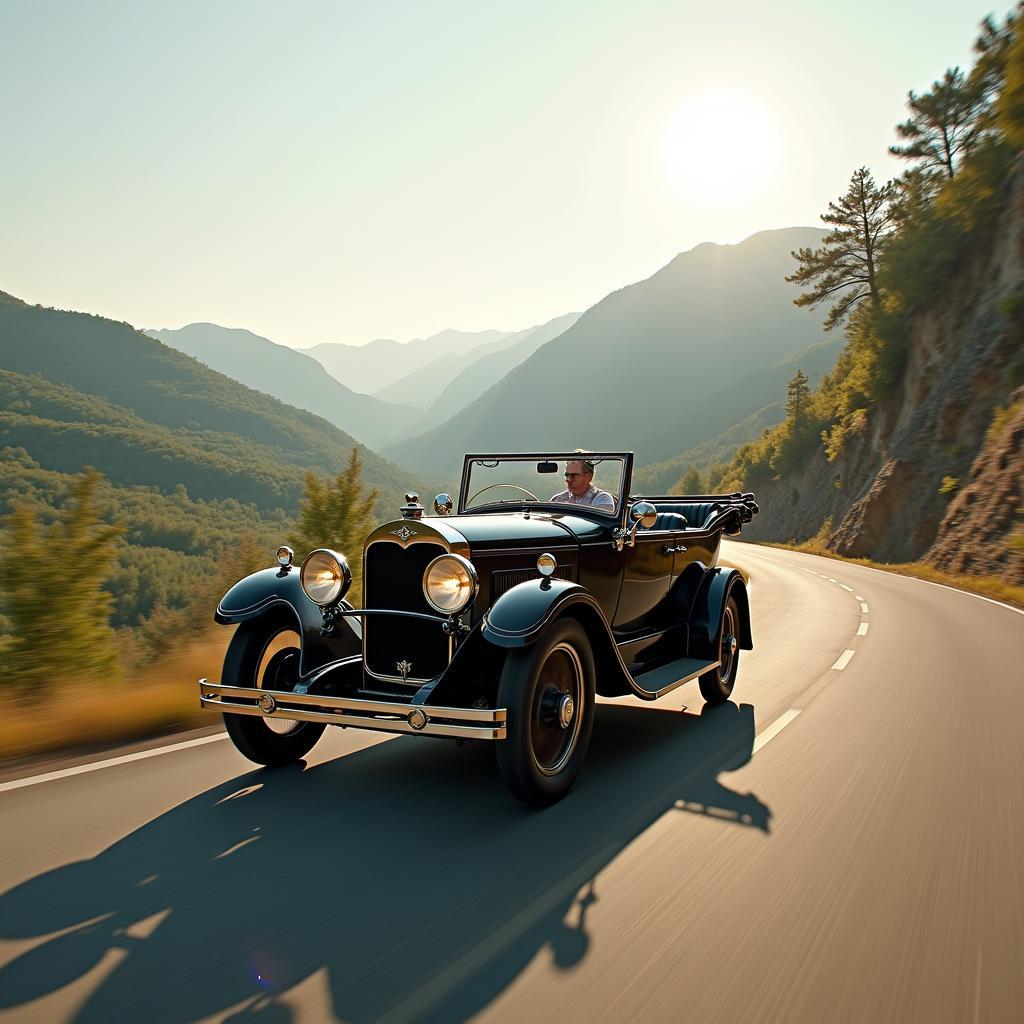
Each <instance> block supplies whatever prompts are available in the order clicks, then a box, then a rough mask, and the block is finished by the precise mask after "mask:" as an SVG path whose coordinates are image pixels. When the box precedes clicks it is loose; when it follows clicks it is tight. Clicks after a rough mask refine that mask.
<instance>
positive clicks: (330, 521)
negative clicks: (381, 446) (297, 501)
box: [289, 448, 377, 580]
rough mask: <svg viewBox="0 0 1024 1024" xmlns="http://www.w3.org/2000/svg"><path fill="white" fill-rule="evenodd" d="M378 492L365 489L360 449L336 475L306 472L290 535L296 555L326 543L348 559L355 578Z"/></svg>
mask: <svg viewBox="0 0 1024 1024" xmlns="http://www.w3.org/2000/svg"><path fill="white" fill-rule="evenodd" d="M376 501H377V492H376V491H370V492H368V493H367V492H366V491H365V489H364V485H363V460H362V458H361V457H360V455H359V449H358V448H353V449H352V451H351V452H350V453H349V457H348V464H347V465H346V466H345V468H344V470H342V472H340V473H339V474H338V475H337V477H336V478H335V479H334V480H333V481H331V480H321V479H320V478H319V477H317V476H316V474H315V473H307V474H306V492H305V495H304V496H303V499H302V503H301V505H300V507H299V521H298V523H297V524H296V527H295V530H294V532H293V533H292V535H291V536H290V538H289V543H290V544H291V545H292V547H293V548H294V549H295V553H296V555H297V556H299V557H300V558H301V557H304V556H305V555H307V554H308V553H309V552H310V551H312V550H313V549H314V548H319V547H329V548H332V549H333V550H335V551H338V552H339V553H340V554H343V555H345V556H346V558H347V559H348V563H349V567H350V568H351V570H352V575H353V577H355V578H356V580H358V577H359V574H360V569H361V567H362V550H363V539H364V538H365V536H366V534H367V533H369V531H370V529H371V528H372V526H373V523H374V515H373V506H374V504H375V503H376Z"/></svg>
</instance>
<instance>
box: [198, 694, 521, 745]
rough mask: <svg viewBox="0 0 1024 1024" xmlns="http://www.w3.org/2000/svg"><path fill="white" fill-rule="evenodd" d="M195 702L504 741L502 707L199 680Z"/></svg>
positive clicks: (233, 711)
mask: <svg viewBox="0 0 1024 1024" xmlns="http://www.w3.org/2000/svg"><path fill="white" fill-rule="evenodd" d="M199 703H200V705H201V706H202V707H204V708H209V709H210V710H212V711H221V712H224V713H225V714H230V715H260V716H261V717H263V718H283V719H287V720H289V721H295V722H325V723H327V724H328V725H342V726H350V727H352V728H354V729H374V730H376V731H378V732H400V733H410V734H413V735H423V736H446V737H448V738H449V739H464V740H503V739H504V738H505V718H506V711H505V709H504V708H480V709H477V708H441V707H432V706H431V705H428V704H404V703H391V702H386V701H376V700H364V699H362V698H360V697H321V696H317V695H316V694H310V693H289V692H288V691H287V690H259V689H256V688H254V687H247V686H224V685H223V684H221V683H211V682H209V681H208V680H206V679H200V680H199Z"/></svg>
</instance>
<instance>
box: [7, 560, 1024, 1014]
mask: <svg viewBox="0 0 1024 1024" xmlns="http://www.w3.org/2000/svg"><path fill="white" fill-rule="evenodd" d="M726 554H727V557H728V558H730V559H731V560H732V561H734V562H736V563H738V564H741V565H744V566H746V567H748V568H749V569H750V571H751V572H752V573H753V586H752V591H751V600H752V606H753V616H754V637H755V643H756V650H754V651H753V652H744V653H743V655H742V658H741V664H740V673H739V680H738V683H737V686H736V690H735V693H734V703H731V704H728V705H725V706H724V707H722V708H719V709H715V710H714V711H708V712H705V711H704V709H703V704H702V701H701V698H700V695H699V692H698V691H697V689H696V685H695V684H692V685H688V686H686V687H684V688H683V689H682V690H680V691H678V692H677V693H676V694H673V695H672V697H671V698H669V701H670V703H665V702H662V703H660V704H657V705H641V704H640V703H639V702H636V703H635V704H633V705H629V704H623V703H619V702H614V703H613V702H609V703H607V704H605V705H602V706H601V707H600V708H599V709H598V716H597V722H596V726H595V732H594V741H593V745H592V747H591V753H590V757H589V759H588V763H587V767H586V770H585V772H584V775H583V776H582V778H581V780H580V783H579V785H578V786H577V788H576V789H575V790H574V791H573V793H572V794H571V795H570V797H569V798H568V799H567V800H565V801H564V802H563V803H561V804H559V805H558V806H556V807H553V808H550V809H548V810H545V811H543V812H540V813H537V812H530V811H527V810H525V809H523V808H521V807H519V806H518V805H517V804H515V803H514V802H512V800H511V799H510V798H509V797H508V796H507V795H506V794H505V792H504V790H503V789H502V787H501V785H500V783H499V781H498V779H497V776H496V772H495V769H494V766H493V761H492V752H491V751H490V750H489V749H488V748H487V747H486V746H485V745H475V746H468V747H464V748H461V749H460V748H456V747H455V746H454V745H453V744H448V743H446V742H443V741H435V740H429V739H414V738H405V737H400V738H394V739H384V738H379V737H374V736H372V735H371V734H362V735H360V734H358V733H353V732H350V731H346V732H342V731H341V730H328V734H327V735H326V736H325V737H324V739H323V740H321V743H320V744H319V745H318V747H317V748H315V749H314V751H313V753H312V754H311V755H310V759H309V761H308V763H307V764H306V765H305V766H304V767H302V766H296V767H294V768H290V769H284V770H278V771H273V772H265V771H259V770H252V768H251V766H250V765H249V764H248V762H246V761H245V760H244V759H243V758H242V757H241V756H240V755H239V754H237V753H236V752H235V751H234V749H233V748H232V747H231V746H230V745H229V743H227V742H224V741H219V740H217V741H213V742H206V743H202V744H200V745H198V746H193V747H189V748H187V749H184V750H178V751H172V752H168V753H164V754H161V755H159V756H153V757H150V758H147V759H143V760H136V761H131V762H129V763H124V764H120V765H115V766H112V767H107V768H103V769H102V770H98V771H92V772H89V773H86V774H78V775H71V776H68V777H64V778H60V779H56V780H52V781H46V782H42V783H39V784H35V785H30V786H25V787H22V788H16V789H10V788H7V789H6V790H4V789H3V788H2V787H0V829H2V832H0V879H2V883H3V890H4V892H3V895H2V896H0V964H2V965H3V966H2V967H0V1020H5V1021H6V1020H19V1021H21V1020H25V1021H46V1022H56V1021H72V1020H73V1021H96V1022H101V1024H111V1022H118V1021H131V1022H135V1021H142V1022H146V1024H155V1022H163V1021H170V1022H177V1021H193V1020H211V1021H212V1020H217V1021H223V1020H229V1021H235V1022H242V1021H252V1022H270V1024H285V1022H291V1021H312V1022H321V1021H334V1020H340V1021H354V1022H364V1021H427V1020H436V1021H456V1020H463V1019H466V1018H468V1017H477V1018H478V1019H480V1020H484V1021H512V1020H515V1021H531V1022H533V1021H548V1020H551V1021H559V1022H563V1024H564V1022H566V1021H587V1022H592V1021H608V1022H619V1021H628V1020H644V1021H688V1020H693V1021H701V1022H705V1021H729V1022H731V1024H738V1022H744V1021H786V1022H795V1021H813V1022H819V1021H871V1022H876V1021H877V1022H881V1021H900V1022H908V1021H928V1022H943V1021H950V1022H957V1024H960V1022H975V1021H1022V1020H1024V742H1022V741H1024V668H1022V665H1024V615H1021V614H1020V613H1017V612H1015V611H1013V610H1010V609H1007V608H1006V607H1003V606H999V605H996V604H994V603H991V602H986V601H984V600H981V599H979V598H975V597H972V596H969V595H965V594H962V593H959V592H954V591H950V590H947V589H943V588H940V587H935V586H931V585H928V584H926V583H922V582H920V581H917V580H909V579H905V578H902V577H898V576H893V575H888V574H885V573H881V572H874V571H871V570H868V569H863V568H860V567H858V566H853V565H846V564H844V563H839V562H834V561H827V560H824V559H819V558H814V557H812V556H807V555H800V554H795V553H791V552H788V551H781V550H772V549H767V548H756V547H752V546H748V545H735V544H734V545H730V547H729V550H728V551H727V553H726ZM848 652H852V654H850V653H848ZM838 666H844V667H841V668H840V667H838ZM212 671H215V670H212ZM755 736H756V739H755Z"/></svg>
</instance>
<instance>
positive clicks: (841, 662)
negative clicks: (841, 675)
mask: <svg viewBox="0 0 1024 1024" xmlns="http://www.w3.org/2000/svg"><path fill="white" fill-rule="evenodd" d="M856 653H857V652H856V651H849V650H847V651H843V653H842V654H840V655H839V657H838V658H836V663H835V664H834V665H833V666H832V667H833V668H834V669H837V670H838V671H840V672H842V671H843V669H844V668H846V666H847V665H849V664H850V659H851V658H852V657H853V656H854V654H856Z"/></svg>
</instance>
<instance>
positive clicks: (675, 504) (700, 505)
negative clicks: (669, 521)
mask: <svg viewBox="0 0 1024 1024" xmlns="http://www.w3.org/2000/svg"><path fill="white" fill-rule="evenodd" d="M654 507H655V508H656V509H657V510H658V518H659V519H661V517H662V516H664V515H679V516H682V517H684V518H685V520H686V525H688V526H689V527H690V528H691V529H693V528H697V529H700V528H701V527H703V526H704V525H705V524H706V523H707V521H708V520H709V519H710V518H711V517H712V516H713V515H714V514H715V513H716V512H718V511H719V510H720V509H721V507H722V506H721V504H720V503H719V502H717V501H699V502H685V501H659V502H657V503H656V504H655V506H654ZM655 529H658V527H657V526H656V527H655ZM663 529H666V530H672V529H678V527H677V526H666V527H663Z"/></svg>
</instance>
